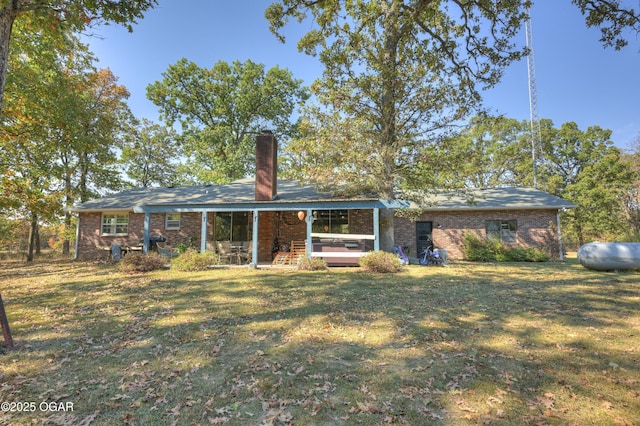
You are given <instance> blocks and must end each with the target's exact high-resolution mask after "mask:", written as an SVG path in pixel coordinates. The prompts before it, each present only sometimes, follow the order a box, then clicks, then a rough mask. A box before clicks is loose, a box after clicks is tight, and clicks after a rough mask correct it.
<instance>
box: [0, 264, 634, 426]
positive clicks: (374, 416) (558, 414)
mask: <svg viewBox="0 0 640 426" xmlns="http://www.w3.org/2000/svg"><path fill="white" fill-rule="evenodd" d="M0 283H1V284H0V292H1V293H2V297H3V299H4V302H5V308H6V310H7V314H8V317H9V321H10V325H11V331H12V334H13V339H14V341H15V343H16V349H14V350H10V351H5V350H4V348H3V346H2V345H1V344H0V402H9V403H11V404H10V406H9V407H10V408H13V409H18V408H20V407H22V409H24V408H27V409H28V410H31V409H35V411H33V412H26V413H25V412H16V411H6V408H7V406H6V405H3V410H4V411H0V424H11V425H26V424H54V425H58V424H74V425H88V424H94V425H111V424H112V425H122V424H135V425H164V424H178V425H194V424H229V425H264V424H294V425H304V424H312V425H336V424H338V425H340V424H345V425H352V424H365V425H368V424H408V425H416V424H436V425H437V424H443V425H464V424H469V425H472V424H474V425H475V424H494V425H496V424H497V425H515V424H529V425H541V424H551V425H574V424H575V425H585V424H597V425H612V424H620V425H634V424H638V419H640V273H638V272H626V273H601V272H593V271H588V270H586V269H584V268H582V267H581V266H580V265H579V264H577V263H576V262H575V260H573V261H568V262H567V263H545V264H511V265H494V264H469V263H458V264H453V265H451V266H448V267H444V268H437V267H420V266H412V267H409V268H408V269H407V270H406V271H405V272H402V273H400V274H393V275H375V274H369V273H365V272H362V271H360V270H358V269H334V270H330V271H328V272H301V271H288V270H257V271H252V270H245V269H230V270H212V271H209V272H203V273H178V272H173V271H158V272H153V273H148V274H144V275H125V274H122V273H119V272H118V271H117V269H116V268H115V267H114V266H112V265H99V264H90V263H78V262H75V263H74V262H67V261H63V262H54V261H42V262H37V263H36V264H34V265H25V264H24V263H9V262H5V263H4V264H3V265H1V266H0ZM2 352H4V354H2ZM42 402H44V403H45V404H44V405H42ZM32 403H33V404H32ZM48 403H53V404H48ZM71 406H72V408H73V411H71V410H68V411H61V410H60V411H53V410H51V408H56V409H59V408H63V409H65V408H66V409H70V408H71Z"/></svg>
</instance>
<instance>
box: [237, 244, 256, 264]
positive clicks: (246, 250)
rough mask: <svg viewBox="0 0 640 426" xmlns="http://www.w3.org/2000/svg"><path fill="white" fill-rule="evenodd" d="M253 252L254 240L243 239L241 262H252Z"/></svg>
mask: <svg viewBox="0 0 640 426" xmlns="http://www.w3.org/2000/svg"><path fill="white" fill-rule="evenodd" d="M252 254H253V241H252V240H249V241H243V242H242V249H241V250H240V254H239V255H240V260H241V262H242V263H249V262H251V258H252Z"/></svg>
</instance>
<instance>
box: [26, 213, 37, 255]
mask: <svg viewBox="0 0 640 426" xmlns="http://www.w3.org/2000/svg"><path fill="white" fill-rule="evenodd" d="M37 232H38V215H37V214H35V213H32V214H31V229H30V231H29V252H28V253H27V262H33V253H34V249H35V243H36V233H37Z"/></svg>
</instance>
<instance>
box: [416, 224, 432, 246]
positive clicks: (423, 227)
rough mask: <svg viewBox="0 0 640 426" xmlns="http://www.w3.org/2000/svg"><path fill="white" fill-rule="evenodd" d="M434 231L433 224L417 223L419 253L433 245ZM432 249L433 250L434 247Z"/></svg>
mask: <svg viewBox="0 0 640 426" xmlns="http://www.w3.org/2000/svg"><path fill="white" fill-rule="evenodd" d="M432 231H433V222H416V248H417V250H418V253H420V252H421V251H423V250H424V249H425V248H427V247H428V246H429V245H432V244H433V239H432V238H431V233H432ZM431 249H432V250H433V247H431Z"/></svg>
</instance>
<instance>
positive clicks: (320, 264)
mask: <svg viewBox="0 0 640 426" xmlns="http://www.w3.org/2000/svg"><path fill="white" fill-rule="evenodd" d="M298 269H299V270H301V271H324V270H326V269H328V266H327V262H325V261H324V259H322V258H320V257H313V258H311V259H308V258H307V257H304V258H303V259H302V260H301V261H300V263H298Z"/></svg>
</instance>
